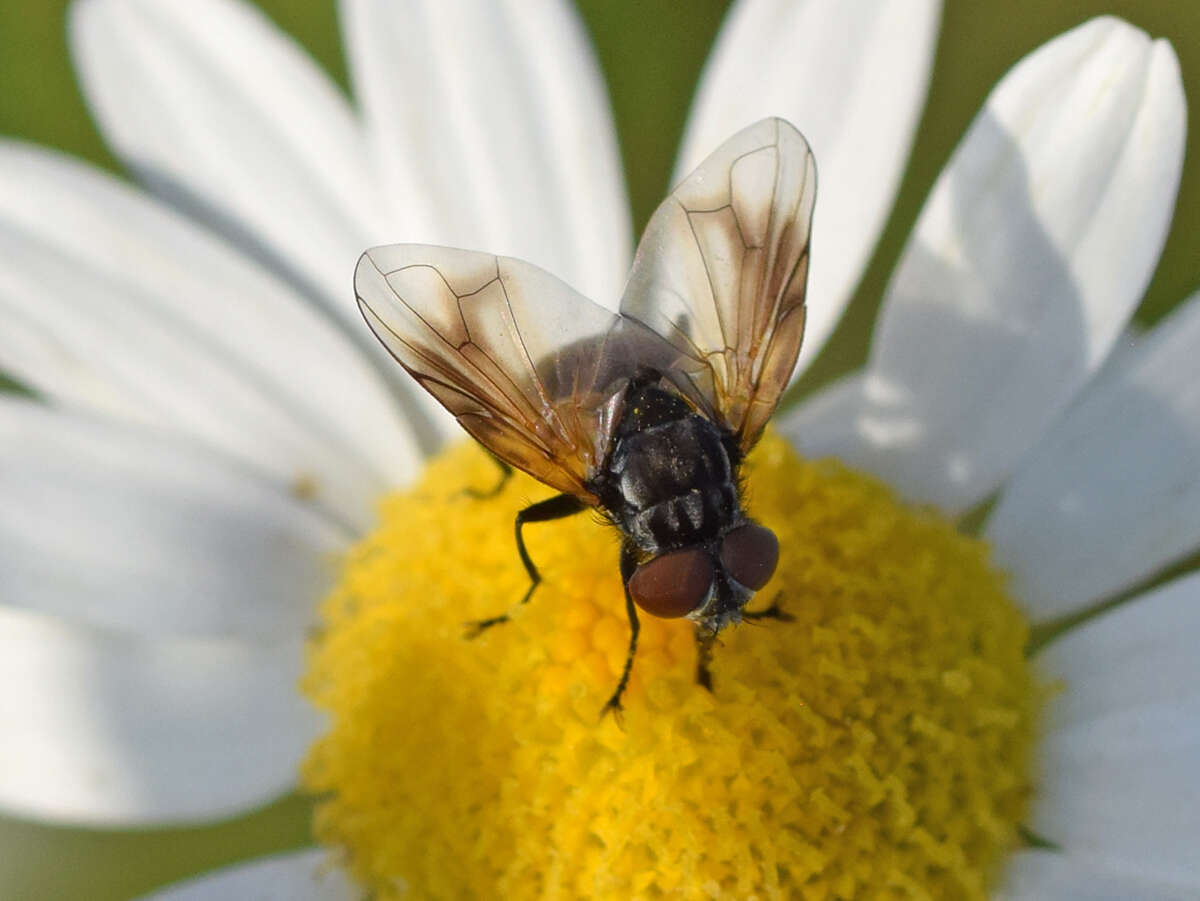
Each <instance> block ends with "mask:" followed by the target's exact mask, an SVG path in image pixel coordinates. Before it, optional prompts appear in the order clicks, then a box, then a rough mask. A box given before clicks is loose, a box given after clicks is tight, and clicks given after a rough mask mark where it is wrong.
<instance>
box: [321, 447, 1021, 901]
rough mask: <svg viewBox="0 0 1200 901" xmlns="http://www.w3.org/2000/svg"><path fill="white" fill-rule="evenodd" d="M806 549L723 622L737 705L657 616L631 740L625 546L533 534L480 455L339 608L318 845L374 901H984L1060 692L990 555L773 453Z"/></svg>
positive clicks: (412, 521) (475, 453)
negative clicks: (474, 630)
mask: <svg viewBox="0 0 1200 901" xmlns="http://www.w3.org/2000/svg"><path fill="white" fill-rule="evenodd" d="M746 469H747V481H748V484H749V485H750V490H751V496H750V497H749V498H748V502H749V506H750V509H751V510H752V512H753V513H754V515H755V516H756V518H758V519H759V520H760V521H762V522H763V523H764V524H765V525H767V526H769V527H770V528H772V529H773V530H774V531H775V532H776V534H777V535H778V536H779V539H780V544H781V547H782V554H781V559H780V564H779V569H778V571H777V573H776V575H775V577H774V579H773V580H772V582H771V584H770V585H768V586H767V588H766V589H765V590H764V591H763V592H761V593H760V594H759V596H758V598H757V599H756V601H755V603H754V604H753V605H752V606H753V607H764V606H766V605H767V604H768V603H769V602H770V601H771V600H772V599H774V598H775V596H776V595H778V597H779V602H780V604H781V605H782V606H783V608H784V609H785V610H786V611H787V612H788V613H789V614H791V615H792V616H793V617H794V620H793V621H792V622H778V621H773V620H766V621H763V622H761V623H746V624H743V625H741V626H738V627H733V628H730V629H727V630H726V631H725V632H723V633H722V634H721V639H720V644H719V645H718V646H717V647H716V648H715V651H714V655H713V664H712V673H713V683H714V691H713V692H712V693H711V694H710V693H709V692H707V691H705V690H704V689H703V688H701V687H699V686H698V685H697V684H696V682H695V679H694V670H695V648H694V643H693V637H692V633H691V627H690V625H689V624H688V623H687V622H686V621H665V620H657V619H653V618H651V617H643V629H642V637H641V642H640V648H639V651H638V656H637V659H636V661H635V663H634V668H633V676H632V678H631V680H630V684H629V689H628V691H627V693H626V695H625V701H624V703H625V708H626V712H625V717H624V722H623V728H622V727H621V726H618V724H617V723H616V722H615V721H614V720H613V719H612V718H611V717H608V718H604V719H602V718H601V716H600V710H601V706H602V705H603V703H604V701H605V700H606V699H607V698H608V696H609V694H610V693H611V692H612V690H613V688H614V686H615V685H616V680H617V677H618V676H619V674H620V672H621V667H622V664H623V663H624V659H625V646H626V640H627V635H628V631H627V628H628V627H627V625H626V622H625V612H624V600H623V594H622V589H621V582H620V577H619V575H618V572H617V550H618V536H617V534H616V533H615V532H614V531H613V530H612V528H611V527H608V526H604V525H601V524H599V523H597V522H596V521H595V519H594V517H589V516H586V515H581V516H577V517H573V518H571V519H567V520H563V521H560V522H553V523H545V524H537V525H532V526H529V527H527V528H526V530H525V534H526V537H527V540H528V545H529V551H530V554H531V555H532V557H533V559H534V560H535V561H536V562H537V564H538V566H539V567H540V568H541V569H542V571H543V573H544V575H545V579H546V581H545V582H544V583H543V584H542V586H541V587H540V588H539V589H538V591H537V593H536V594H535V595H534V598H533V600H532V602H531V603H530V604H529V606H528V607H525V608H522V609H520V610H518V611H514V615H513V619H512V621H511V622H510V623H508V624H505V625H501V626H497V627H495V628H493V629H491V630H489V631H488V632H486V633H485V634H484V635H483V636H482V637H480V638H478V639H475V640H466V639H465V638H464V637H463V624H464V623H465V622H466V621H468V620H472V619H480V618H484V617H488V616H493V615H496V614H498V613H502V612H504V611H505V610H506V609H509V608H510V607H511V605H512V604H513V602H514V601H515V600H517V599H518V598H520V597H521V595H522V593H523V592H524V590H525V588H526V586H527V577H526V575H525V571H524V569H523V568H522V567H521V564H520V561H519V560H518V558H517V554H516V548H515V546H514V542H513V531H512V529H513V517H514V515H515V513H516V511H517V510H518V509H519V508H520V507H521V506H523V505H524V504H526V503H528V502H530V501H533V500H538V499H541V498H542V497H546V496H548V495H549V491H548V490H547V489H545V488H544V487H543V486H541V485H539V484H537V483H535V482H534V481H532V480H531V479H528V478H525V477H523V476H520V475H519V474H518V476H516V477H514V478H513V479H511V480H510V482H509V484H508V486H507V487H506V489H505V491H504V492H503V493H502V494H501V495H500V496H498V497H496V498H495V499H491V500H475V499H472V498H470V497H468V496H466V495H465V494H463V489H464V488H466V487H468V486H474V487H477V488H481V487H486V486H488V485H491V484H493V483H494V482H495V479H496V470H495V467H494V464H492V463H491V462H490V461H489V460H487V458H486V457H485V456H484V455H483V453H482V452H481V451H479V450H478V449H476V448H474V447H471V446H464V447H459V448H455V449H453V450H451V451H450V452H448V453H446V454H444V455H443V456H441V457H440V458H438V459H437V460H435V461H434V462H432V463H431V464H430V465H429V467H428V469H427V471H426V473H425V476H424V478H423V479H422V481H421V482H420V484H419V485H417V487H415V488H414V489H412V490H411V491H408V492H405V493H403V494H399V495H396V496H394V497H391V498H388V499H387V501H386V502H385V504H384V506H383V509H382V524H381V525H380V527H379V528H378V530H377V531H376V532H375V534H373V535H372V536H370V537H369V538H368V539H366V540H365V541H363V542H362V543H361V544H360V545H359V546H358V547H356V548H355V549H354V550H353V552H352V553H351V554H350V556H349V558H348V559H347V560H346V563H345V568H344V572H343V575H342V578H341V583H340V585H339V586H338V588H337V589H336V591H335V592H334V593H333V595H332V596H331V597H330V598H329V599H328V600H327V601H326V602H325V605H324V608H323V611H322V612H323V615H324V620H325V624H326V625H325V628H324V630H323V632H322V635H321V637H320V638H319V639H318V640H316V641H315V642H314V645H313V649H312V654H311V667H310V673H309V676H308V679H307V685H306V689H307V692H308V694H309V695H310V696H311V697H312V698H313V700H314V701H315V702H316V703H317V704H318V705H319V706H320V707H321V708H323V709H324V710H326V711H327V712H328V713H329V714H330V716H331V726H330V731H329V733H328V734H327V735H326V736H325V737H324V738H322V739H321V740H320V741H319V742H318V743H317V745H316V746H315V748H314V749H313V751H312V753H311V755H310V757H309V760H308V762H307V764H306V768H305V773H304V782H305V784H306V786H307V788H308V789H309V790H310V791H312V792H314V793H317V794H318V795H320V796H321V797H322V799H323V800H322V801H321V803H320V805H319V807H318V811H317V815H316V823H315V829H316V833H317V836H318V837H319V838H320V840H321V841H323V842H324V843H326V844H327V845H330V846H333V847H335V848H338V849H339V850H341V851H342V852H343V853H344V859H345V860H346V862H347V865H348V866H349V868H350V871H351V872H352V874H353V875H354V876H355V878H357V879H358V880H359V882H360V883H361V884H363V885H364V886H365V887H367V888H369V889H370V890H371V891H373V892H374V893H375V894H376V895H377V896H378V897H379V898H383V899H390V898H439V899H441V898H464V899H476V898H478V899H483V898H506V899H527V898H539V899H563V901H573V899H580V898H614V899H630V898H644V899H657V898H680V899H691V898H696V899H711V898H739V899H743V898H744V899H749V898H759V899H782V898H798V899H804V901H818V899H835V898H859V897H862V898H897V899H899V898H939V899H940V898H946V899H960V898H962V899H971V898H984V897H986V892H987V888H988V887H989V886H990V885H991V884H992V882H993V879H994V876H995V874H996V872H997V869H998V865H999V862H1000V861H1001V859H1002V858H1003V856H1004V854H1005V853H1006V852H1008V851H1010V850H1011V849H1012V848H1013V847H1014V845H1015V844H1016V843H1017V826H1018V824H1019V823H1020V821H1021V817H1022V815H1023V813H1024V811H1025V809H1026V802H1027V799H1028V796H1029V791H1030V775H1029V772H1028V759H1029V755H1030V747H1031V742H1032V735H1033V721H1034V714H1035V708H1036V702H1037V693H1036V691H1035V685H1034V682H1033V678H1032V676H1031V673H1030V670H1029V668H1028V665H1027V662H1026V659H1025V656H1024V646H1025V643H1026V639H1027V627H1026V623H1025V621H1024V620H1023V618H1022V616H1021V614H1020V613H1019V612H1018V610H1017V608H1016V605H1015V604H1014V603H1013V601H1012V600H1011V599H1010V598H1009V597H1008V596H1007V594H1006V592H1005V585H1004V581H1003V579H1002V578H1001V577H1000V576H999V575H998V574H997V573H996V572H995V571H994V570H992V569H991V568H990V567H989V564H988V554H987V548H986V546H985V545H983V544H982V543H981V542H979V541H976V540H972V539H968V538H965V537H963V536H961V535H960V534H958V533H957V532H956V531H955V529H954V528H953V526H952V525H951V524H950V523H948V522H947V521H945V520H944V519H943V518H941V517H940V516H939V515H937V514H936V513H933V512H928V511H920V510H913V509H911V508H907V507H905V506H903V505H901V504H899V503H898V502H897V501H896V500H895V498H894V497H893V496H892V494H891V493H890V491H889V490H888V489H887V488H886V487H885V486H883V485H881V484H880V483H878V482H877V481H874V480H872V479H869V478H866V477H864V476H862V475H860V474H856V473H854V472H852V471H850V470H848V469H846V468H845V467H843V466H841V465H839V464H836V463H831V462H819V463H808V462H803V461H801V460H799V459H797V458H796V456H795V455H794V454H793V453H792V452H791V451H790V450H788V448H787V447H786V445H785V444H784V442H783V441H782V440H781V439H779V438H777V437H774V436H771V435H768V436H767V438H766V439H764V441H763V442H762V445H761V446H760V447H759V449H758V450H757V451H756V452H755V454H754V455H753V456H752V457H751V459H750V461H749V462H748V464H747V467H746Z"/></svg>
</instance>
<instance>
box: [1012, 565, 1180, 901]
mask: <svg viewBox="0 0 1200 901" xmlns="http://www.w3.org/2000/svg"><path fill="white" fill-rule="evenodd" d="M1197 635H1200V573H1193V574H1192V575H1190V576H1187V577H1184V578H1181V579H1178V580H1176V581H1175V582H1172V583H1169V584H1168V585H1166V586H1163V587H1161V588H1159V589H1156V590H1155V591H1153V592H1150V593H1148V594H1146V595H1144V596H1141V597H1138V598H1135V599H1133V600H1131V601H1129V602H1128V603H1126V604H1124V605H1122V606H1120V607H1119V608H1117V609H1116V610H1114V611H1112V612H1110V613H1108V614H1106V615H1104V616H1101V617H1098V618H1097V619H1095V620H1092V621H1090V622H1087V623H1085V624H1083V625H1081V626H1079V627H1077V628H1075V629H1073V630H1072V631H1070V632H1068V633H1067V634H1066V635H1064V636H1063V637H1061V638H1059V639H1058V640H1057V641H1055V642H1053V643H1052V644H1050V645H1049V646H1048V647H1047V648H1046V649H1045V650H1044V651H1043V652H1042V653H1041V654H1039V655H1038V658H1037V662H1038V668H1039V670H1040V671H1041V672H1043V673H1044V674H1045V675H1046V676H1048V677H1049V678H1050V679H1053V680H1060V681H1061V683H1062V685H1063V690H1062V691H1061V692H1060V693H1058V694H1056V695H1055V696H1054V697H1053V698H1052V699H1051V702H1050V707H1049V709H1048V710H1047V713H1046V720H1047V722H1046V724H1045V730H1046V734H1045V736H1044V738H1043V740H1042V742H1041V743H1040V746H1039V755H1040V760H1039V761H1038V766H1037V772H1038V773H1040V774H1041V781H1042V785H1041V786H1040V788H1039V789H1038V790H1037V791H1036V793H1035V798H1036V801H1035V806H1034V811H1033V819H1032V822H1031V824H1030V825H1031V826H1032V828H1033V830H1034V831H1035V832H1036V833H1037V834H1038V835H1040V836H1042V837H1044V838H1046V839H1049V840H1050V841H1052V842H1054V843H1056V844H1057V845H1059V846H1060V847H1061V848H1062V849H1063V850H1064V851H1066V852H1067V853H1069V854H1070V855H1071V856H1073V857H1076V858H1079V859H1090V860H1093V861H1095V862H1096V863H1098V864H1100V865H1102V866H1104V867H1106V868H1108V869H1111V870H1113V871H1114V872H1121V873H1127V874H1129V875H1131V876H1137V877H1139V878H1143V879H1146V880H1147V881H1149V882H1151V883H1153V882H1156V881H1157V882H1163V883H1168V884H1174V883H1181V884H1184V885H1190V886H1200V855H1197V854H1196V837H1197V836H1200V766H1197V762H1198V761H1200V656H1198V655H1197V654H1196V636H1197Z"/></svg>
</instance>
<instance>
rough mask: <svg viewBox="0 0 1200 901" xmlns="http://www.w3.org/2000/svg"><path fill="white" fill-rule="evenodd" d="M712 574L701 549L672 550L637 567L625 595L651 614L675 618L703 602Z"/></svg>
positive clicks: (710, 584)
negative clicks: (628, 595) (627, 592)
mask: <svg viewBox="0 0 1200 901" xmlns="http://www.w3.org/2000/svg"><path fill="white" fill-rule="evenodd" d="M716 576H717V574H716V571H715V570H714V569H713V564H712V561H711V560H710V559H709V558H708V555H707V554H705V553H704V552H703V551H700V550H686V551H676V552H674V553H672V554H663V556H661V557H655V558H654V559H653V560H650V561H649V562H647V563H643V564H642V565H641V566H639V567H638V568H637V571H636V572H635V573H634V574H633V575H632V576H631V577H630V579H629V594H630V596H631V597H632V598H633V600H634V603H636V604H637V605H638V606H639V607H641V608H642V609H643V610H645V611H646V612H647V613H649V614H651V615H652V616H658V617H661V618H663V619H676V618H678V617H681V616H687V615H688V614H689V613H691V612H692V611H693V610H695V609H697V608H698V607H699V606H700V605H701V604H703V603H704V601H705V600H706V599H707V598H708V594H709V592H710V591H712V586H713V581H714V580H715V579H716Z"/></svg>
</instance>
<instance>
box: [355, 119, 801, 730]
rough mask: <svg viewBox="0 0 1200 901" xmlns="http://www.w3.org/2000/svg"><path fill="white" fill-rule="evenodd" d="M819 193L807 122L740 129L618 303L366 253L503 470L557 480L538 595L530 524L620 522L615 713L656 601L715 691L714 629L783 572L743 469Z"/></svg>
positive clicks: (373, 294) (480, 257) (777, 367)
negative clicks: (592, 515)
mask: <svg viewBox="0 0 1200 901" xmlns="http://www.w3.org/2000/svg"><path fill="white" fill-rule="evenodd" d="M815 192H816V169H815V165H814V162H813V157H812V152H811V150H810V149H809V147H808V144H807V143H806V142H805V140H804V138H803V137H802V136H801V135H800V133H799V132H798V131H796V129H795V128H794V127H792V126H791V125H789V124H788V123H787V122H784V121H783V120H781V119H764V120H763V121H761V122H758V123H756V124H754V125H751V126H750V127H749V128H746V129H745V130H743V131H741V132H739V133H738V134H736V135H735V136H734V137H732V138H730V139H729V140H728V141H726V142H725V143H724V144H723V145H722V146H721V147H720V148H718V149H717V150H716V152H714V153H713V154H712V155H711V156H710V157H708V159H706V160H705V161H704V162H703V163H702V164H701V165H700V166H699V168H697V169H696V170H695V171H694V172H692V173H691V175H689V176H688V177H687V178H686V179H684V180H683V182H681V183H680V184H679V186H678V187H677V188H676V189H675V190H674V191H673V192H672V193H671V195H670V196H669V197H668V198H667V199H666V200H665V201H663V203H662V204H661V205H660V206H659V208H658V210H657V211H656V212H655V214H654V216H653V217H652V218H651V220H650V224H649V225H648V226H647V228H646V232H645V234H644V235H643V236H642V240H641V243H640V244H639V245H638V252H637V256H636V258H635V259H634V263H633V269H632V271H631V273H630V276H629V281H628V283H627V285H626V288H625V292H624V294H623V296H622V299H621V307H620V312H618V313H613V312H611V311H610V310H607V309H605V308H603V307H600V306H599V305H597V304H594V303H592V302H591V301H589V300H588V299H587V298H585V297H583V296H582V295H580V294H578V293H577V292H575V291H574V290H572V289H571V288H570V287H568V286H567V285H566V284H564V283H563V282H562V281H560V280H559V279H557V278H555V277H554V276H553V275H550V274H549V273H547V272H545V271H543V270H541V269H539V268H537V267H536V266H533V265H531V264H529V263H526V262H523V261H521V260H517V259H513V258H510V257H497V256H493V255H491V254H485V253H478V252H474V251H467V250H455V249H450V248H445V247H433V246H426V245H416V244H395V245H390V246H386V247H376V248H373V249H371V250H368V251H367V252H366V253H364V254H363V256H362V258H361V259H360V260H359V262H358V267H357V269H356V271H355V277H354V285H355V292H356V294H357V296H358V303H359V307H360V309H361V310H362V313H363V316H364V317H365V318H366V320H367V323H368V325H369V326H370V327H371V329H372V331H374V333H375V335H376V336H377V337H378V338H379V340H380V341H382V342H383V344H384V345H385V346H386V347H387V349H388V350H389V351H390V352H391V354H392V356H394V357H395V358H396V360H397V361H398V362H399V363H400V365H401V366H403V367H404V368H405V369H406V370H407V371H408V372H409V373H410V374H411V375H412V376H413V378H415V379H416V380H417V382H418V383H419V384H420V385H421V386H422V387H423V388H425V390H427V391H428V392H429V393H430V394H432V395H433V396H434V397H435V398H436V399H437V400H438V401H439V402H440V403H441V404H442V405H443V406H444V407H446V409H447V410H449V411H450V413H452V414H453V415H454V416H455V417H456V418H457V419H458V421H459V423H460V424H461V425H462V426H463V427H464V428H465V429H466V430H467V431H468V432H469V433H470V434H471V435H472V436H474V437H475V438H476V439H477V440H478V441H479V442H480V443H481V444H482V445H483V446H484V447H485V448H487V449H488V450H489V451H491V453H492V454H494V455H495V456H496V457H497V458H498V459H499V460H500V461H501V463H502V465H504V466H505V468H506V471H511V470H509V469H508V467H516V468H518V469H521V470H524V471H525V472H527V473H529V474H530V475H532V476H533V477H534V478H536V479H538V480H540V481H542V482H544V483H545V484H547V485H549V486H550V487H552V488H554V489H556V490H557V491H558V492H559V494H557V495H555V496H554V497H551V498H549V499H547V500H544V501H540V502H538V503H535V504H532V505H530V506H529V507H526V508H525V509H523V510H521V511H520V512H519V513H518V514H517V518H516V540H517V551H518V553H519V555H520V558H521V561H522V563H523V564H524V566H525V569H526V571H527V572H528V574H529V578H530V586H529V588H528V590H527V591H526V592H525V595H524V597H522V598H521V603H526V602H528V601H529V599H530V598H531V597H532V596H533V593H534V591H535V589H536V588H537V586H538V585H539V584H540V583H541V581H542V579H541V574H540V573H539V572H538V569H537V566H536V565H535V564H534V562H533V560H531V559H530V556H529V553H528V552H527V550H526V548H525V542H524V539H523V537H522V529H523V528H524V526H525V525H527V524H529V523H532V522H546V521H549V520H554V519H560V518H562V517H565V516H570V515H572V514H575V513H578V512H580V511H583V510H587V509H596V510H598V511H599V512H600V513H601V514H602V515H603V516H604V517H605V518H606V519H608V520H609V521H610V522H612V523H613V524H614V525H615V526H616V527H617V528H618V529H619V530H620V532H621V535H622V544H621V554H620V569H621V577H622V581H623V583H624V586H625V606H626V611H627V614H628V617H629V625H630V638H629V649H628V654H627V656H626V660H625V667H624V670H623V672H622V674H621V677H620V680H619V682H618V684H617V687H616V690H615V691H614V692H613V694H612V696H611V697H610V698H609V700H608V702H607V704H606V705H605V710H606V711H608V710H612V711H619V710H620V707H621V695H622V693H623V692H624V690H625V686H626V685H627V683H628V681H629V673H630V670H631V668H632V666H633V660H634V657H635V655H636V651H637V637H638V610H639V609H641V610H642V611H643V612H645V613H648V614H650V615H653V616H659V617H666V618H680V617H684V618H687V619H689V620H691V621H692V622H693V623H694V624H695V632H696V639H697V643H698V647H699V657H698V666H697V678H698V680H699V681H700V682H701V683H702V684H704V685H705V686H708V687H711V681H710V677H709V673H708V660H709V657H710V655H711V648H712V642H713V640H714V638H715V637H716V635H717V634H718V633H719V632H720V631H721V630H722V629H724V628H725V627H726V626H728V625H731V624H734V623H737V622H740V621H741V620H742V619H743V618H746V617H748V616H751V614H748V613H746V612H745V611H744V608H745V606H746V604H747V603H748V602H749V600H750V599H751V598H752V597H753V596H754V594H755V592H757V591H759V590H761V589H762V588H763V587H765V586H766V585H767V583H768V582H769V581H770V579H771V576H772V575H773V573H774V571H775V566H776V563H777V562H778V558H779V542H778V540H777V539H776V537H775V535H774V533H772V532H771V531H770V530H769V529H767V528H765V527H764V526H762V525H760V524H758V523H756V522H754V520H752V519H751V518H750V517H748V516H747V515H746V513H745V511H744V509H743V507H742V501H741V486H740V482H739V470H740V467H741V464H742V461H743V460H744V459H745V457H746V454H747V453H748V452H749V451H750V449H751V448H752V447H753V446H754V444H755V442H757V440H758V438H759V437H760V435H761V434H762V430H763V428H764V427H765V426H766V423H767V420H768V419H769V418H770V416H771V414H772V413H773V412H774V410H775V407H776V405H777V404H778V402H779V398H780V396H781V395H782V393H783V390H784V389H785V388H786V387H787V383H788V379H789V377H790V376H791V373H792V370H793V369H794V368H795V364H796V358H797V356H798V355H799V352H800V342H801V338H802V337H803V333H804V315H805V310H804V292H805V284H806V281H807V276H808V257H809V253H808V251H809V230H810V225H811V221H812V211H813V203H814V200H815ZM772 609H773V608H772ZM505 619H507V616H506V615H502V616H497V617H494V618H492V619H488V620H483V621H481V622H479V623H477V624H476V628H477V629H480V630H482V629H484V628H486V627H488V626H491V625H495V624H496V623H499V622H503V621H504V620H505Z"/></svg>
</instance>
